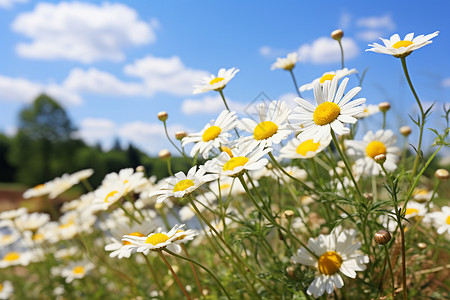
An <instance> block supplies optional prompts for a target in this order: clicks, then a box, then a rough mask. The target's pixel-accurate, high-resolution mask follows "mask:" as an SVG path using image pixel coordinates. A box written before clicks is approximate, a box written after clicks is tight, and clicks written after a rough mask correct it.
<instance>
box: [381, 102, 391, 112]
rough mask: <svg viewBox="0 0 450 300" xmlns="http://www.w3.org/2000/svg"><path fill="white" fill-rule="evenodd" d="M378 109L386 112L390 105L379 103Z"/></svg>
mask: <svg viewBox="0 0 450 300" xmlns="http://www.w3.org/2000/svg"><path fill="white" fill-rule="evenodd" d="M378 108H379V109H380V110H381V111H382V112H387V111H388V110H389V109H390V108H391V104H390V103H389V102H381V103H379V104H378Z"/></svg>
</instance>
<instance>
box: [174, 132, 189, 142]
mask: <svg viewBox="0 0 450 300" xmlns="http://www.w3.org/2000/svg"><path fill="white" fill-rule="evenodd" d="M185 137H187V132H186V131H177V132H176V133H175V138H176V139H177V140H179V141H181V140H182V139H183V138H185Z"/></svg>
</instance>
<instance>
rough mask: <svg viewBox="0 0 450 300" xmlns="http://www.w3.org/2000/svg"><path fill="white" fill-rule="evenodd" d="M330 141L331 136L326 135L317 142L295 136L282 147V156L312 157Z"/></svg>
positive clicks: (293, 157) (292, 157)
mask: <svg viewBox="0 0 450 300" xmlns="http://www.w3.org/2000/svg"><path fill="white" fill-rule="evenodd" d="M330 142H331V136H325V137H323V138H322V139H320V140H318V141H316V142H314V140H313V139H308V140H305V139H303V140H300V139H298V138H293V139H292V140H290V141H289V142H288V143H287V145H286V146H284V147H283V148H281V149H280V158H291V159H295V158H311V157H314V156H315V155H316V154H317V153H319V152H321V151H322V150H323V149H325V148H326V147H328V145H329V144H330Z"/></svg>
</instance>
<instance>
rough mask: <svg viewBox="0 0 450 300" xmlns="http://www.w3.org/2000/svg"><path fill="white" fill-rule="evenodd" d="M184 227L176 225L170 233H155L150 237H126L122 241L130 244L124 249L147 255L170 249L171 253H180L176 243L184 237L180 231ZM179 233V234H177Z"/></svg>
mask: <svg viewBox="0 0 450 300" xmlns="http://www.w3.org/2000/svg"><path fill="white" fill-rule="evenodd" d="M183 227H184V224H183V225H175V226H174V227H173V228H172V229H171V230H170V231H169V232H154V233H151V234H149V235H148V236H142V237H141V236H134V235H125V236H124V237H123V239H122V241H124V242H128V243H129V244H128V245H125V246H124V248H127V249H133V248H134V249H135V251H136V252H142V253H144V254H145V255H147V254H149V253H150V250H152V251H161V250H162V249H164V248H166V247H167V248H168V249H169V250H171V251H174V252H177V253H179V252H180V251H181V247H180V245H178V244H176V243H175V242H174V241H175V240H176V239H178V238H180V237H181V236H182V234H180V232H179V230H180V229H181V228H183ZM177 233H178V234H177Z"/></svg>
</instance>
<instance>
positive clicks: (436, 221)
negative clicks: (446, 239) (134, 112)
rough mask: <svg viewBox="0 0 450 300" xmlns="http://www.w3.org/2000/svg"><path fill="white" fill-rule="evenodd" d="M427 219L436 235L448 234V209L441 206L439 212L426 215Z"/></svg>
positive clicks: (449, 232) (449, 209) (449, 228)
mask: <svg viewBox="0 0 450 300" xmlns="http://www.w3.org/2000/svg"><path fill="white" fill-rule="evenodd" d="M427 218H429V219H431V220H432V222H433V225H434V226H435V227H436V228H437V233H438V234H443V233H447V234H450V207H449V206H443V207H442V208H441V211H436V212H432V213H429V214H427Z"/></svg>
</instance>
